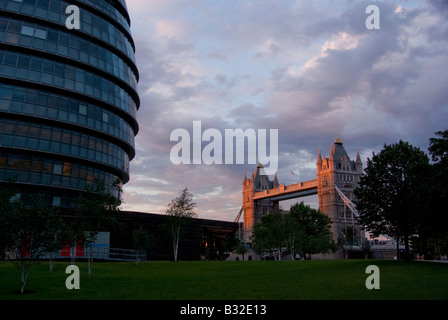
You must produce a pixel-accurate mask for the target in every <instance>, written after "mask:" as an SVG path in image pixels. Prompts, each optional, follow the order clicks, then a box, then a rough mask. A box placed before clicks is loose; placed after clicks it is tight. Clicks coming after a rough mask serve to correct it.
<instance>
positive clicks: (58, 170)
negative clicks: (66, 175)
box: [53, 163, 62, 174]
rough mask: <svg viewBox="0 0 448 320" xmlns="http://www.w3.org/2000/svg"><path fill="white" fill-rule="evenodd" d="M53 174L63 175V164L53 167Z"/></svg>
mask: <svg viewBox="0 0 448 320" xmlns="http://www.w3.org/2000/svg"><path fill="white" fill-rule="evenodd" d="M53 173H54V174H62V165H61V164H56V163H55V164H54V165H53Z"/></svg>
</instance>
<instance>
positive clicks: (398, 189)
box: [354, 140, 429, 260]
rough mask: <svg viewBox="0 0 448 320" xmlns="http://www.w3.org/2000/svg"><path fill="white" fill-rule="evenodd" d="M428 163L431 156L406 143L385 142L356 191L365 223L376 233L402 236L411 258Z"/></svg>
mask: <svg viewBox="0 0 448 320" xmlns="http://www.w3.org/2000/svg"><path fill="white" fill-rule="evenodd" d="M428 165H429V159H428V156H427V155H426V154H425V153H424V152H423V151H422V150H420V149H419V148H416V147H413V146H411V145H410V144H409V143H407V142H403V141H401V140H400V142H398V143H395V144H392V145H386V144H385V145H384V147H383V149H382V150H381V151H380V153H378V154H373V157H372V159H367V168H366V169H365V173H364V174H363V176H362V177H361V181H360V183H359V186H358V188H357V189H356V190H355V191H354V195H355V197H356V201H355V203H356V206H357V209H358V212H359V214H360V220H361V224H363V225H364V226H365V227H366V229H367V230H368V231H370V232H371V233H372V234H373V236H379V235H380V234H387V235H389V236H392V237H403V238H404V241H405V258H406V260H409V238H410V236H412V235H413V234H415V233H416V232H417V231H418V230H417V226H418V222H419V217H420V216H421V212H422V210H423V209H424V208H423V204H424V201H422V198H421V195H422V193H421V192H419V191H420V190H421V187H422V184H421V181H422V179H423V177H424V175H423V174H424V172H426V170H427V168H428Z"/></svg>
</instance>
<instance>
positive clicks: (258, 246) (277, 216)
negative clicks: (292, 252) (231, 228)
mask: <svg viewBox="0 0 448 320" xmlns="http://www.w3.org/2000/svg"><path fill="white" fill-rule="evenodd" d="M283 227H284V217H283V214H282V213H281V212H279V211H275V212H272V213H270V214H267V215H264V216H263V217H262V218H261V221H260V222H259V223H257V224H255V226H254V230H253V233H252V239H251V241H252V243H253V248H254V250H255V252H257V253H258V254H261V253H262V252H266V251H267V252H271V253H273V254H274V257H275V254H277V258H278V260H281V251H282V246H283V244H285V233H284V230H283V229H284V228H283Z"/></svg>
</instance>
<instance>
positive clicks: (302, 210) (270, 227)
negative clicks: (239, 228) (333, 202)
mask: <svg viewBox="0 0 448 320" xmlns="http://www.w3.org/2000/svg"><path fill="white" fill-rule="evenodd" d="M330 226H331V219H330V218H329V217H328V216H327V215H325V214H323V213H322V212H320V211H319V210H316V209H312V208H311V207H310V206H309V205H305V204H304V203H303V202H301V203H300V204H299V203H296V204H295V205H293V206H291V209H290V211H289V212H288V213H280V212H274V213H271V214H268V215H265V216H263V217H262V219H261V221H260V222H259V223H257V224H255V226H254V231H253V234H252V243H253V247H254V250H255V251H256V252H257V253H259V254H260V253H262V252H266V251H270V252H272V251H274V252H277V253H278V257H279V259H280V253H281V248H282V247H283V246H287V247H288V248H289V249H290V251H291V253H292V255H293V256H294V254H295V252H299V253H300V254H301V255H302V256H305V255H307V254H308V255H311V254H317V253H326V252H328V251H330V250H333V249H335V244H334V241H333V236H332V233H331V230H330Z"/></svg>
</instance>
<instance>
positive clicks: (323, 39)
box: [122, 0, 448, 221]
mask: <svg viewBox="0 0 448 320" xmlns="http://www.w3.org/2000/svg"><path fill="white" fill-rule="evenodd" d="M372 4H373V5H376V6H377V7H378V9H379V20H378V23H379V29H369V28H367V27H366V20H368V21H369V22H371V21H370V20H369V19H370V17H371V15H372V14H373V12H371V11H370V12H368V13H366V8H367V7H368V6H369V5H372ZM127 6H128V10H129V14H130V17H131V31H132V34H133V38H134V41H135V45H136V60H137V66H138V69H139V73H140V80H139V95H140V99H141V106H140V109H139V111H138V114H137V120H138V122H139V126H140V131H139V132H138V134H137V136H136V156H135V158H134V159H133V160H132V161H131V163H130V175H131V177H130V181H129V182H128V183H127V184H125V185H124V188H123V189H124V194H123V200H124V204H123V206H122V209H124V210H134V211H141V212H149V213H162V212H163V210H164V209H165V208H166V205H167V204H168V203H169V202H170V201H171V199H173V198H174V197H175V196H176V195H177V193H178V192H179V190H181V189H183V188H185V187H187V188H188V190H189V191H190V192H191V193H192V194H193V197H194V201H195V202H196V204H197V214H198V217H200V218H205V219H214V220H224V221H233V220H234V219H235V217H236V216H237V214H238V211H239V210H240V208H241V204H242V182H243V178H244V175H245V172H246V174H247V176H248V177H249V176H250V175H251V172H252V170H254V169H256V164H253V163H250V161H249V158H247V157H246V158H245V159H244V161H243V163H242V164H236V163H235V162H236V158H235V161H233V163H231V161H224V159H225V158H224V154H225V149H224V142H225V132H226V129H229V130H237V129H241V130H243V131H245V130H249V129H250V130H253V131H254V132H255V133H257V134H258V135H257V138H258V139H257V141H258V143H260V141H263V140H261V139H260V135H259V134H260V132H262V131H263V129H265V130H266V133H267V139H268V141H266V143H265V145H266V146H267V151H268V154H269V152H270V151H272V154H273V155H275V150H274V149H272V148H270V146H271V144H270V142H274V143H275V142H277V143H276V144H275V145H276V146H277V147H278V151H277V155H278V169H277V170H276V172H277V177H278V180H279V182H280V183H284V184H286V185H288V184H293V183H297V182H300V181H307V180H312V179H315V178H316V161H317V156H318V150H319V149H321V153H322V156H323V157H328V156H329V153H330V145H331V144H333V143H334V141H335V139H336V137H337V136H339V137H340V139H341V140H342V142H343V144H344V147H345V149H346V150H347V153H348V155H349V157H350V158H351V159H352V160H354V159H355V158H356V152H357V148H359V152H360V155H361V160H362V162H363V165H364V167H365V165H366V163H367V158H371V157H372V153H373V152H375V153H378V152H380V151H381V149H382V148H383V146H384V144H392V143H396V142H398V141H400V140H403V141H407V142H409V143H410V144H412V145H413V146H416V147H419V148H421V149H422V150H423V151H425V152H427V151H428V147H429V139H430V138H431V137H435V132H436V131H442V130H445V129H448V90H447V89H448V72H447V67H448V1H447V0H443V1H442V0H427V1H424V0H419V1H413V0H408V1H405V0H402V1H399V0H390V1H353V0H327V1H324V0H316V1H310V0H302V1H292V0H252V1H246V0H202V1H200V0H127ZM372 17H373V16H372ZM374 22H376V21H374ZM194 121H198V122H197V123H200V125H201V130H202V131H199V132H200V134H199V135H198V134H196V135H195V134H194V132H193V122H194ZM176 129H181V131H182V132H184V133H185V132H187V133H188V134H189V136H188V137H189V138H190V139H191V141H190V143H191V144H194V141H198V140H197V139H198V138H199V141H200V140H201V134H202V133H204V132H205V131H207V130H208V129H212V130H208V132H211V133H213V134H212V136H213V137H212V138H210V142H208V141H207V140H205V139H204V136H202V140H204V141H203V142H202V144H200V145H199V152H201V150H202V151H204V150H205V148H206V146H207V145H209V147H211V145H210V144H211V141H213V142H215V141H217V139H218V140H220V139H219V138H220V137H221V138H222V139H223V140H222V141H223V143H222V149H220V148H218V147H216V148H215V149H214V152H215V153H214V155H219V152H220V151H221V150H222V159H223V161H222V164H217V163H211V164H206V163H204V161H203V160H204V157H202V159H201V153H199V159H197V158H196V160H197V161H196V162H200V163H199V164H193V148H191V149H190V152H191V153H190V156H191V160H192V161H190V164H186V163H181V164H175V163H174V162H173V157H172V155H171V153H172V150H173V148H175V146H180V143H181V142H182V146H186V145H188V141H187V140H184V138H180V137H177V138H176V139H171V135H172V133H173V131H175V130H176ZM271 130H277V132H278V139H277V140H276V139H275V137H274V136H273V135H270V133H271V132H272V131H271ZM175 132H177V131H175ZM196 133H197V131H196ZM271 138H272V139H271ZM185 139H186V138H185ZM195 139H196V140H195ZM184 142H185V144H184ZM261 145H263V143H261ZM213 146H219V144H216V145H215V144H213ZM246 147H247V148H248V146H246ZM184 151H185V154H184V153H183V152H184ZM187 151H188V148H183V149H182V153H177V152H176V155H178V156H180V155H182V156H188V153H187ZM216 152H218V153H216ZM202 155H203V154H202ZM210 155H213V154H212V153H210ZM235 155H236V154H235ZM291 172H293V173H294V174H291ZM272 177H273V176H271V178H272ZM291 201H292V200H290V202H287V201H285V202H281V203H280V205H281V207H283V208H284V209H289V206H290V205H291V204H292V203H294V202H297V201H305V203H307V204H309V205H310V206H312V207H315V208H317V207H318V205H317V196H310V197H307V198H303V199H296V200H294V201H293V202H291Z"/></svg>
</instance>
